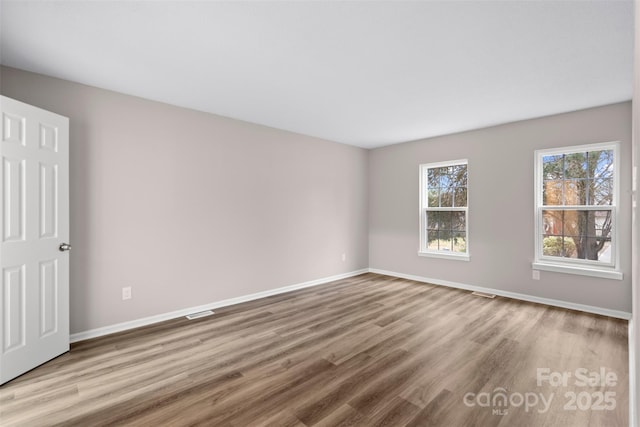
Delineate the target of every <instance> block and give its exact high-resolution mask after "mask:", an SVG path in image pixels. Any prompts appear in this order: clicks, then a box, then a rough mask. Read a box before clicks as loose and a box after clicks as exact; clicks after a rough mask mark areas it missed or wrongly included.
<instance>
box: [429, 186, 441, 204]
mask: <svg viewBox="0 0 640 427" xmlns="http://www.w3.org/2000/svg"><path fill="white" fill-rule="evenodd" d="M438 193H439V190H438V188H433V189H429V190H428V192H427V206H429V207H430V208H437V207H438V206H440V202H439V201H438Z"/></svg>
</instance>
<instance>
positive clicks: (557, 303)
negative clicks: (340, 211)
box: [368, 268, 631, 320]
mask: <svg viewBox="0 0 640 427" xmlns="http://www.w3.org/2000/svg"><path fill="white" fill-rule="evenodd" d="M368 271H369V273H376V274H383V275H385V276H392V277H398V278H400V279H409V280H415V281H416V282H423V283H431V284H433V285H442V286H447V287H450V288H456V289H464V290H467V291H472V292H482V293H486V294H495V295H499V296H501V297H506V298H513V299H517V300H521V301H528V302H535V303H538V304H546V305H551V306H554V307H561V308H568V309H570V310H578V311H584V312H586V313H593V314H600V315H603V316H609V317H615V318H617V319H624V320H630V319H631V313H629V312H626V311H619V310H610V309H607V308H602V307H594V306H591V305H585V304H576V303H573V302H568V301H562V300H557V299H552V298H542V297H536V296H533V295H527V294H520V293H517V292H509V291H503V290H500V289H493V288H485V287H482V286H474V285H467V284H465V283H457V282H450V281H448V280H440V279H432V278H430V277H422V276H415V275H413V274H404V273H398V272H395V271H388V270H380V269H378V268H370V269H369V270H368Z"/></svg>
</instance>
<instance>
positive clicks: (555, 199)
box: [542, 180, 563, 206]
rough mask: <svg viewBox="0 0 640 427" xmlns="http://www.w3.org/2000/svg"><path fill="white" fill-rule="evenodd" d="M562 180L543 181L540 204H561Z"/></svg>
mask: <svg viewBox="0 0 640 427" xmlns="http://www.w3.org/2000/svg"><path fill="white" fill-rule="evenodd" d="M562 182H563V181H562V180H553V181H545V182H544V186H543V188H542V204H544V205H547V206H557V205H562Z"/></svg>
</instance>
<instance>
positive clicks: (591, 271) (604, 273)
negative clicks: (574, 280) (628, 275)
mask: <svg viewBox="0 0 640 427" xmlns="http://www.w3.org/2000/svg"><path fill="white" fill-rule="evenodd" d="M531 266H532V268H533V269H534V270H544V271H553V272H556V273H568V274H579V275H581V276H591V277H600V278H603V279H614V280H622V278H623V275H622V273H621V272H619V271H616V270H610V269H604V268H593V267H578V266H572V265H560V264H552V263H546V262H539V261H538V262H534V263H532V264H531Z"/></svg>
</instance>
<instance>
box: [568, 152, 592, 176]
mask: <svg viewBox="0 0 640 427" xmlns="http://www.w3.org/2000/svg"><path fill="white" fill-rule="evenodd" d="M564 176H565V178H567V179H568V178H586V177H587V153H571V154H566V155H565V156H564Z"/></svg>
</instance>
